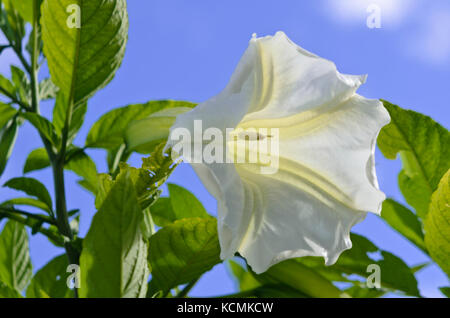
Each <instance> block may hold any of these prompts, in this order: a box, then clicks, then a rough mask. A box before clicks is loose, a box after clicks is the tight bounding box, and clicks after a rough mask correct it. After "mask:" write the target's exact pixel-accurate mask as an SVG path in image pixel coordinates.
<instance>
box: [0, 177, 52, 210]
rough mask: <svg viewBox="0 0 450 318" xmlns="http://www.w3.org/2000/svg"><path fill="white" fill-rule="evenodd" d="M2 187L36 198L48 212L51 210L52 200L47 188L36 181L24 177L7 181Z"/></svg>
mask: <svg viewBox="0 0 450 318" xmlns="http://www.w3.org/2000/svg"><path fill="white" fill-rule="evenodd" d="M4 186H5V187H8V188H11V189H15V190H18V191H23V192H25V193H26V194H28V195H31V196H33V197H36V198H37V199H39V200H40V201H42V202H44V203H45V204H46V205H47V206H48V208H49V209H50V210H51V209H52V199H51V197H50V194H49V193H48V191H47V188H46V187H45V186H44V185H43V184H42V183H40V182H39V181H38V180H36V179H33V178H25V177H19V178H13V179H10V180H8V181H7V182H6V183H5V184H4Z"/></svg>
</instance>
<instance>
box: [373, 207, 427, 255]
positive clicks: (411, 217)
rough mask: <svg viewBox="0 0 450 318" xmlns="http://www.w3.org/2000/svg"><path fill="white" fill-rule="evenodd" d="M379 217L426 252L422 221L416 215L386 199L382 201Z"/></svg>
mask: <svg viewBox="0 0 450 318" xmlns="http://www.w3.org/2000/svg"><path fill="white" fill-rule="evenodd" d="M381 217H382V218H383V219H384V220H385V221H386V222H387V223H388V224H389V225H390V226H391V227H392V228H393V229H394V230H396V231H397V232H399V233H400V234H401V235H403V236H404V237H405V238H407V239H408V240H410V241H411V242H412V243H413V244H415V245H416V246H417V247H419V248H420V249H421V250H422V251H424V252H425V253H427V249H426V247H425V242H424V237H423V232H422V223H421V222H420V221H419V219H418V217H417V215H415V214H414V213H413V212H411V211H410V210H409V209H408V208H406V207H404V206H403V205H401V204H400V203H398V202H396V201H394V200H392V199H387V200H385V201H384V202H383V209H382V211H381Z"/></svg>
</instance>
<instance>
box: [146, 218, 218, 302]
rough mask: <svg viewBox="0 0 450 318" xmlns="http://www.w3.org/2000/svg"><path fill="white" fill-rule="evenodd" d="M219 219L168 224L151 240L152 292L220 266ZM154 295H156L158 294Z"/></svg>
mask: <svg viewBox="0 0 450 318" xmlns="http://www.w3.org/2000/svg"><path fill="white" fill-rule="evenodd" d="M219 256H220V246H219V240H218V237H217V222H216V219H215V218H212V217H210V218H190V219H182V220H179V221H176V222H175V223H173V224H171V225H168V226H166V227H164V228H162V229H161V230H159V231H158V232H156V233H155V234H153V235H152V237H151V238H150V247H149V262H150V266H151V268H152V281H151V283H150V286H151V291H152V292H153V291H154V293H156V292H158V291H159V290H162V291H163V292H164V293H168V292H169V291H170V289H172V288H174V287H176V286H178V285H181V284H185V283H188V282H190V281H193V280H195V279H197V278H198V277H200V276H201V275H202V274H203V273H205V272H206V271H209V270H210V269H211V268H212V267H213V266H214V265H216V264H218V263H220V257H219ZM154 293H152V294H154Z"/></svg>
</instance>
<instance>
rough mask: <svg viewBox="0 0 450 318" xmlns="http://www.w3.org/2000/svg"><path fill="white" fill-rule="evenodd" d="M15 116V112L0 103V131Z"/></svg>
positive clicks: (13, 109) (10, 107) (12, 108)
mask: <svg viewBox="0 0 450 318" xmlns="http://www.w3.org/2000/svg"><path fill="white" fill-rule="evenodd" d="M16 114H17V110H16V109H15V108H14V107H12V106H9V105H7V104H3V103H2V102H0V129H2V128H3V127H4V126H5V125H6V124H7V123H8V122H9V121H10V120H11V119H12V118H13V117H14V115H16Z"/></svg>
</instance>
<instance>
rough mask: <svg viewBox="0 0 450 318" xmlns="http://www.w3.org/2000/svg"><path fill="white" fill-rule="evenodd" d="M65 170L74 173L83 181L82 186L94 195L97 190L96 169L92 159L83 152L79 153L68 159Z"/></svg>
mask: <svg viewBox="0 0 450 318" xmlns="http://www.w3.org/2000/svg"><path fill="white" fill-rule="evenodd" d="M66 169H69V170H71V171H73V172H75V173H76V174H77V175H79V176H80V177H83V178H84V179H83V180H84V182H85V183H84V185H85V186H86V187H87V188H88V189H89V190H90V191H91V192H93V193H94V194H95V193H96V192H97V188H98V182H99V181H98V176H97V167H96V165H95V163H94V161H92V159H91V158H90V157H89V156H88V155H87V154H86V153H85V152H84V151H81V152H80V151H79V152H77V153H76V154H75V155H74V156H73V157H71V158H70V160H69V162H68V163H67V165H66Z"/></svg>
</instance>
